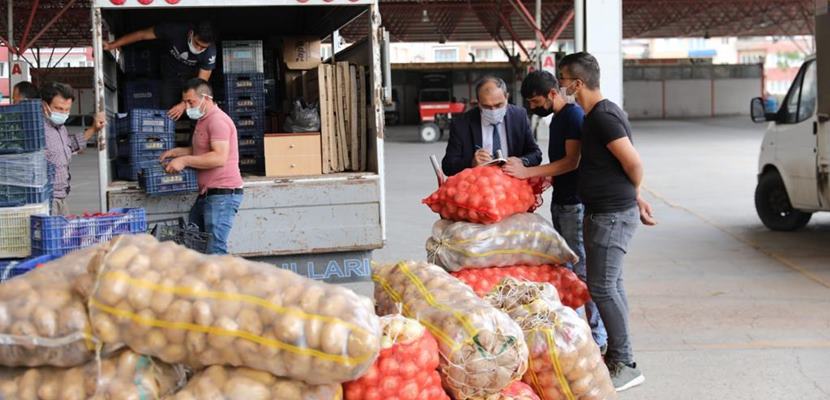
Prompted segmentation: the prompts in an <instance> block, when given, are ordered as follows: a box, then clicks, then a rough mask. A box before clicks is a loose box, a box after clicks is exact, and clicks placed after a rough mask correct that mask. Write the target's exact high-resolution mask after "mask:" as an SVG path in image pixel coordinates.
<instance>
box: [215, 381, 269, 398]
mask: <svg viewBox="0 0 830 400" xmlns="http://www.w3.org/2000/svg"><path fill="white" fill-rule="evenodd" d="M223 389H224V392H225V397H227V398H228V400H268V399H270V398H271V391H270V390H268V387H267V386H265V385H264V384H262V383H259V382H257V381H255V380H253V379H249V378H246V377H244V376H236V377H233V378H231V379H230V380H229V381H228V383H227V384H225V387H224V388H223Z"/></svg>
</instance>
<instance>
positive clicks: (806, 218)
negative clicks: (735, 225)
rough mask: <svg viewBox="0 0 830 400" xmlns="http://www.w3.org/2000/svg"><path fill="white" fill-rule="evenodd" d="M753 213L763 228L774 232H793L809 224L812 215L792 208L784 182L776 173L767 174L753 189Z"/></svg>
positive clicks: (762, 176)
mask: <svg viewBox="0 0 830 400" xmlns="http://www.w3.org/2000/svg"><path fill="white" fill-rule="evenodd" d="M755 211H756V212H757V213H758V217H760V218H761V222H763V224H764V226H766V227H767V228H769V229H772V230H774V231H794V230H797V229H801V228H803V227H804V226H805V225H807V223H808V222H810V217H812V216H813V214H812V213H807V212H803V211H799V210H796V209H794V208H793V206H792V204H791V203H790V197H789V196H788V195H787V188H786V187H784V181H782V180H781V176H780V175H778V173H777V172H767V173H765V174H764V175H761V178H760V179H758V186H757V187H756V188H755Z"/></svg>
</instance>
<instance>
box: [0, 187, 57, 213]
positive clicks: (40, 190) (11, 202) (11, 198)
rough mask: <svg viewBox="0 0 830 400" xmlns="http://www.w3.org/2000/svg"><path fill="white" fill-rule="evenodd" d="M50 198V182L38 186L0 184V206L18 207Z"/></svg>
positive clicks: (43, 201) (42, 201)
mask: <svg viewBox="0 0 830 400" xmlns="http://www.w3.org/2000/svg"><path fill="white" fill-rule="evenodd" d="M51 200H52V184H51V183H47V184H45V185H43V186H40V187H28V186H12V185H0V207H19V206H23V205H26V204H36V203H45V202H48V201H51Z"/></svg>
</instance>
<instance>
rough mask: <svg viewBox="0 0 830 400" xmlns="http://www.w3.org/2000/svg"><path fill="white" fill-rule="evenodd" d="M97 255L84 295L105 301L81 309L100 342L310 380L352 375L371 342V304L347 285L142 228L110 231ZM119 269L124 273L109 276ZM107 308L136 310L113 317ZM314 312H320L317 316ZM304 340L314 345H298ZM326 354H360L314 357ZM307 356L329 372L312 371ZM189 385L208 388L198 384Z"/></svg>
mask: <svg viewBox="0 0 830 400" xmlns="http://www.w3.org/2000/svg"><path fill="white" fill-rule="evenodd" d="M136 249H137V250H136ZM104 254H105V255H104V256H102V257H100V260H99V261H98V262H97V264H96V265H95V266H94V267H93V268H91V269H92V271H94V272H95V273H96V276H97V277H98V278H97V281H96V282H95V284H94V285H92V287H93V288H92V289H90V290H89V291H88V296H89V299H90V304H93V305H95V304H105V305H106V306H102V307H98V306H93V307H91V308H90V311H89V314H90V317H91V320H92V321H93V326H94V327H95V332H98V331H99V330H100V331H101V332H102V333H103V334H104V336H106V339H108V340H104V339H103V338H101V339H102V340H103V341H104V342H105V343H110V341H109V340H114V339H117V340H118V341H121V342H123V344H125V345H126V346H128V347H129V348H131V349H135V350H136V351H138V352H141V353H142V354H147V355H149V356H153V357H158V358H160V359H162V360H164V361H167V362H176V363H183V364H185V365H186V366H189V367H191V368H194V369H201V368H204V367H206V366H211V365H233V366H242V367H251V368H256V369H262V370H265V371H266V372H268V373H271V374H280V375H287V376H289V377H290V378H293V379H298V380H315V379H316V381H315V383H334V382H341V381H346V380H350V379H355V378H357V377H359V376H360V375H361V374H362V373H363V372H364V371H366V369H368V367H369V366H370V365H371V363H372V362H373V360H374V357H376V355H377V353H378V351H379V340H378V339H377V338H378V337H379V332H378V329H379V326H378V320H377V316H376V315H375V314H374V310H373V305H372V303H371V301H370V300H367V299H365V298H361V297H359V296H357V295H355V294H354V293H352V292H351V291H349V290H348V289H345V288H341V287H335V286H331V285H327V284H324V283H320V282H314V281H311V280H308V279H306V278H303V277H300V276H298V275H296V274H293V273H292V272H289V271H285V270H281V269H278V268H274V267H273V266H272V265H269V264H259V263H254V262H250V261H247V260H244V259H240V258H236V257H232V256H206V255H202V254H198V253H196V252H193V251H191V250H188V249H185V248H183V247H181V246H178V245H175V244H173V243H169V242H166V243H158V242H156V241H155V239H153V238H151V237H149V236H144V235H134V236H125V237H121V238H118V239H116V240H113V241H112V242H111V243H110V244H109V246H108V247H107V249H106V251H105V252H104ZM124 276H130V277H132V279H114V278H113V277H115V278H120V277H124ZM114 282H124V283H126V286H124V287H122V286H121V285H120V284H113V283H114ZM113 301H114V302H115V303H114V304H110V303H111V302H113ZM113 307H114V308H116V309H118V310H125V311H126V310H129V311H130V313H131V314H136V315H135V316H134V317H133V318H120V317H117V316H116V315H113V314H118V310H113V309H112V308H113ZM327 313H328V314H327ZM323 315H325V316H327V317H328V319H326V321H321V320H320V319H319V317H320V316H323ZM328 326H330V327H328ZM113 344H115V343H113ZM287 346H291V347H288V348H287ZM309 349H311V350H313V352H309V351H304V350H309ZM297 353H299V355H298V354H297ZM321 353H326V355H325V356H321ZM332 355H333V356H348V357H354V358H358V359H359V360H360V361H359V362H354V361H353V360H348V361H343V362H340V363H333V362H331V361H326V362H325V363H324V362H322V361H320V362H317V361H319V360H317V359H318V358H325V359H328V358H330V357H331V356H332ZM314 365H319V366H325V367H326V368H328V369H330V370H332V371H334V372H332V373H329V372H327V371H316V370H315V368H313V366H314ZM320 379H323V380H322V381H321V380H320ZM190 393H192V394H193V395H194V396H195V397H197V398H204V397H203V396H207V398H210V397H211V396H215V395H216V391H215V390H214V389H209V388H207V387H205V388H201V387H199V389H198V390H197V389H193V390H191V391H190Z"/></svg>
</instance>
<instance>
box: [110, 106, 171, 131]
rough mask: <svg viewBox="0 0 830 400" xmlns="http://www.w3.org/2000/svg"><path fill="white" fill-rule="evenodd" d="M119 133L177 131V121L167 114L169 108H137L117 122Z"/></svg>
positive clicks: (120, 117)
mask: <svg viewBox="0 0 830 400" xmlns="http://www.w3.org/2000/svg"><path fill="white" fill-rule="evenodd" d="M116 124H117V126H118V129H117V132H118V134H119V135H126V134H136V133H175V132H176V121H173V120H172V119H170V117H168V116H167V110H161V109H152V108H136V109H134V110H130V112H129V114H127V115H126V116H119V118H118V121H117V122H116Z"/></svg>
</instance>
